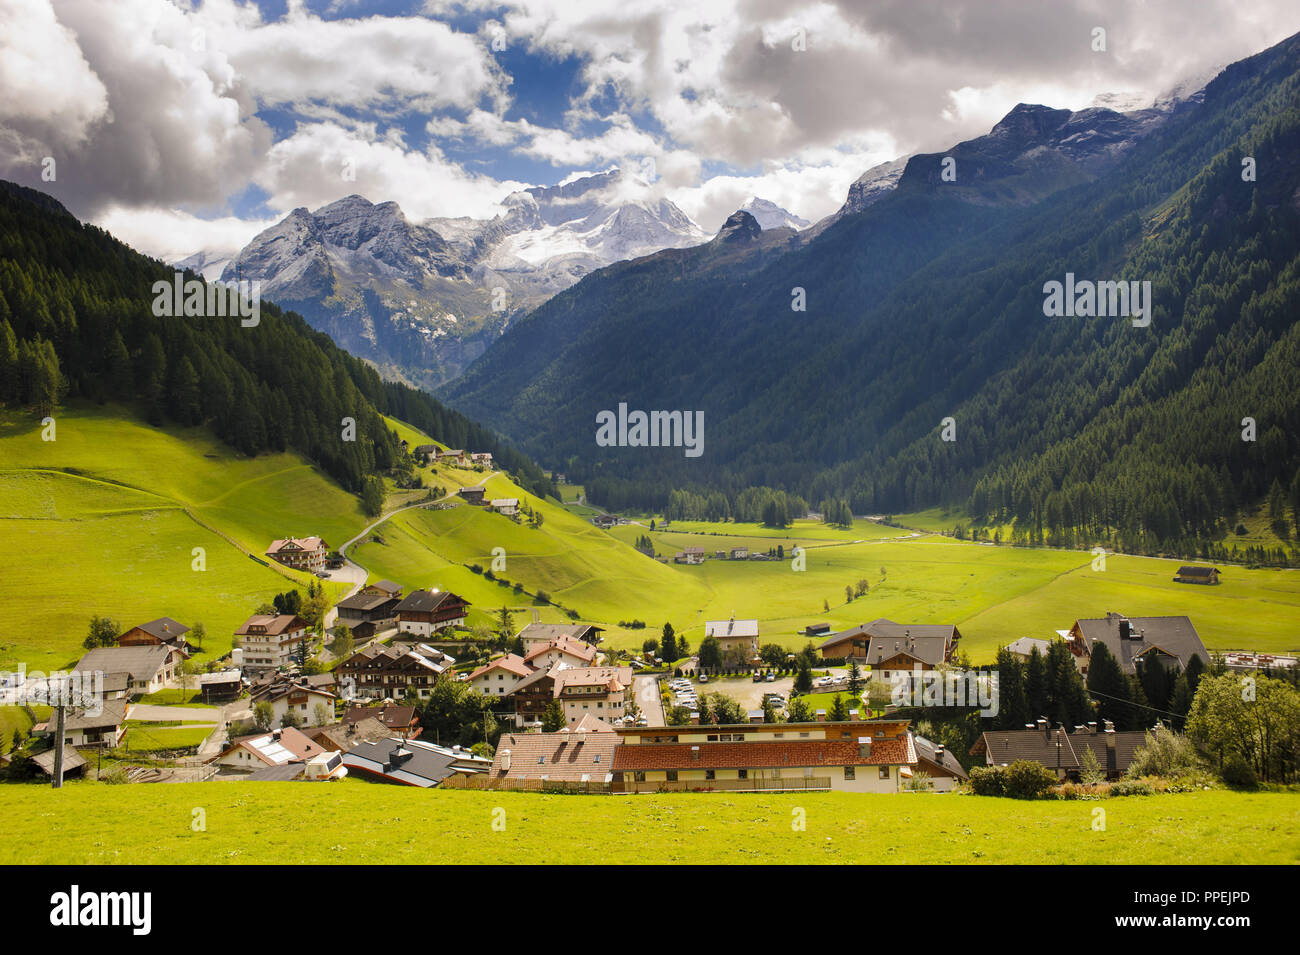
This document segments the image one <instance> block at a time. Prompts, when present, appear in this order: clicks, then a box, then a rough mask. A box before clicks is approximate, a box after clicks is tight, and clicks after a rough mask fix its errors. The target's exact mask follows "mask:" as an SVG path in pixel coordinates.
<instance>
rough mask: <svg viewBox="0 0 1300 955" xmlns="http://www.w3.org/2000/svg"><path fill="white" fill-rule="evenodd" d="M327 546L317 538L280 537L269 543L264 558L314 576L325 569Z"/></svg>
mask: <svg viewBox="0 0 1300 955" xmlns="http://www.w3.org/2000/svg"><path fill="white" fill-rule="evenodd" d="M328 551H329V546H328V545H327V544H326V543H325V541H323V540H321V539H320V538H319V537H282V538H280V539H279V540H274V541H271V546H270V547H268V548H267V549H266V556H267V557H270V558H271V559H272V560H274V561H276V562H278V563H281V564H284V566H286V567H292V568H294V569H295V570H305V571H307V572H308V573H312V574H316V573H320V572H321V571H323V570H324V569H325V556H326V554H327V553H328Z"/></svg>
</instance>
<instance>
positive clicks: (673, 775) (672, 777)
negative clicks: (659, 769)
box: [667, 769, 677, 783]
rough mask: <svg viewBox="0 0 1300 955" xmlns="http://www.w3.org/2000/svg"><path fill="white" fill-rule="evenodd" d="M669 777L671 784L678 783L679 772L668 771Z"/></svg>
mask: <svg viewBox="0 0 1300 955" xmlns="http://www.w3.org/2000/svg"><path fill="white" fill-rule="evenodd" d="M667 776H668V781H669V782H670V783H675V782H677V770H675V769H670V770H668V772H667Z"/></svg>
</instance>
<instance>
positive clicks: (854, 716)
mask: <svg viewBox="0 0 1300 955" xmlns="http://www.w3.org/2000/svg"><path fill="white" fill-rule="evenodd" d="M861 718H862V717H861V716H860V715H859V713H858V711H857V710H849V719H851V720H859V719H861Z"/></svg>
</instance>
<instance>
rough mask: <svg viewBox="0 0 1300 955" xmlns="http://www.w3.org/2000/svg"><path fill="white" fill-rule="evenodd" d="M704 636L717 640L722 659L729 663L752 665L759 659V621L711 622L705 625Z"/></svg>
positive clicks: (733, 618) (733, 620) (732, 620)
mask: <svg viewBox="0 0 1300 955" xmlns="http://www.w3.org/2000/svg"><path fill="white" fill-rule="evenodd" d="M704 636H705V639H708V638H709V637H715V638H716V639H717V641H718V648H719V649H720V650H721V651H722V659H723V660H724V661H726V662H728V663H750V662H753V661H754V660H756V659H757V658H758V621H757V620H737V619H736V618H735V617H732V618H731V619H729V620H709V621H707V622H706V623H705V624H704Z"/></svg>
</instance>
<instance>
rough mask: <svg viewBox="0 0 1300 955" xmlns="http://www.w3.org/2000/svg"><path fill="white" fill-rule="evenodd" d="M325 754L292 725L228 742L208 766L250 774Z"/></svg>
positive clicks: (302, 761) (303, 761)
mask: <svg viewBox="0 0 1300 955" xmlns="http://www.w3.org/2000/svg"><path fill="white" fill-rule="evenodd" d="M324 752H326V750H324V749H323V748H322V747H320V746H319V745H317V744H316V743H313V742H312V741H311V740H310V739H308V738H307V736H306V735H305V734H303V733H302V732H300V731H299V730H296V729H294V728H293V727H291V726H287V727H285V728H284V729H278V730H273V731H272V732H270V733H255V734H253V735H251V736H241V737H239V738H237V739H234V740H231V741H230V745H229V746H227V747H226V749H225V750H223V751H222V752H221V753H220V754H218V755H217V756H214V757H213V758H212V759H211V760H209V762H210V763H212V764H213V765H215V766H217V767H219V768H221V769H223V770H228V771H231V772H237V773H251V772H254V771H256V770H259V769H264V768H266V767H268V766H287V765H288V764H290V763H305V762H307V760H309V759H311V758H312V757H313V756H318V755H320V754H321V753H324Z"/></svg>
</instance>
